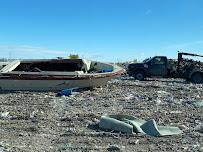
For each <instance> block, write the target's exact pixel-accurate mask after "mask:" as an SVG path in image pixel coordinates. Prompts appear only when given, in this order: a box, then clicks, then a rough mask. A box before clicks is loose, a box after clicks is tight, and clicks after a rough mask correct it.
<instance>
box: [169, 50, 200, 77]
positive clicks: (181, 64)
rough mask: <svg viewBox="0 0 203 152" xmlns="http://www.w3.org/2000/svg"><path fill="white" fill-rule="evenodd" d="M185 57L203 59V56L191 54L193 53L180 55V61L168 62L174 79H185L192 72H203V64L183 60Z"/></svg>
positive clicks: (186, 59)
mask: <svg viewBox="0 0 203 152" xmlns="http://www.w3.org/2000/svg"><path fill="white" fill-rule="evenodd" d="M183 55H187V56H196V57H203V56H201V55H197V54H191V53H178V56H179V58H178V60H173V59H170V60H168V62H169V63H168V64H169V67H170V70H171V76H172V77H183V78H185V77H187V75H188V74H189V73H191V71H194V70H199V71H203V62H201V61H195V60H193V59H188V58H183V57H182V56H183Z"/></svg>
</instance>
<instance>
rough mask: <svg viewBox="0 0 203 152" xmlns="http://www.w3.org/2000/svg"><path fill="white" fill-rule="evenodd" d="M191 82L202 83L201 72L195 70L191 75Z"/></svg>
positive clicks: (202, 75)
mask: <svg viewBox="0 0 203 152" xmlns="http://www.w3.org/2000/svg"><path fill="white" fill-rule="evenodd" d="M191 82H193V83H203V74H202V73H200V72H196V73H194V74H192V76H191Z"/></svg>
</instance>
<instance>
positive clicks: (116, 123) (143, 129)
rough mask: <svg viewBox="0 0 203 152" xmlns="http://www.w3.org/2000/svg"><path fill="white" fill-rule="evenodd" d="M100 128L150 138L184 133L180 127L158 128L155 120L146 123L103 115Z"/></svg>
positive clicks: (134, 119)
mask: <svg viewBox="0 0 203 152" xmlns="http://www.w3.org/2000/svg"><path fill="white" fill-rule="evenodd" d="M99 127H100V128H102V129H109V130H115V131H119V132H123V133H127V134H133V133H142V134H147V135H150V136H167V135H176V134H181V133H182V131H181V130H180V129H179V128H178V127H168V126H157V124H156V122H155V120H154V119H152V120H149V121H145V120H142V119H138V118H135V117H132V116H128V115H103V116H102V117H101V119H100V122H99Z"/></svg>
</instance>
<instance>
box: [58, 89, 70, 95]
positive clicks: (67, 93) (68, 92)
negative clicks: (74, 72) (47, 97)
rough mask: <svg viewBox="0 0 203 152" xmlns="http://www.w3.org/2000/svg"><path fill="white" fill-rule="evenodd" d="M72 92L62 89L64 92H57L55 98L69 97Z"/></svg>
mask: <svg viewBox="0 0 203 152" xmlns="http://www.w3.org/2000/svg"><path fill="white" fill-rule="evenodd" d="M72 91H73V89H64V90H62V91H60V92H58V93H57V95H56V96H57V97H61V96H70V95H72Z"/></svg>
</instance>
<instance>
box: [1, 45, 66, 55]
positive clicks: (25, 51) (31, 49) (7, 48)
mask: <svg viewBox="0 0 203 152" xmlns="http://www.w3.org/2000/svg"><path fill="white" fill-rule="evenodd" d="M65 54H66V51H63V50H52V49H48V48H45V47H36V46H29V45H0V55H3V56H4V57H7V58H42V57H43V58H50V57H56V56H61V55H65ZM5 55H6V56H5Z"/></svg>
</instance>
